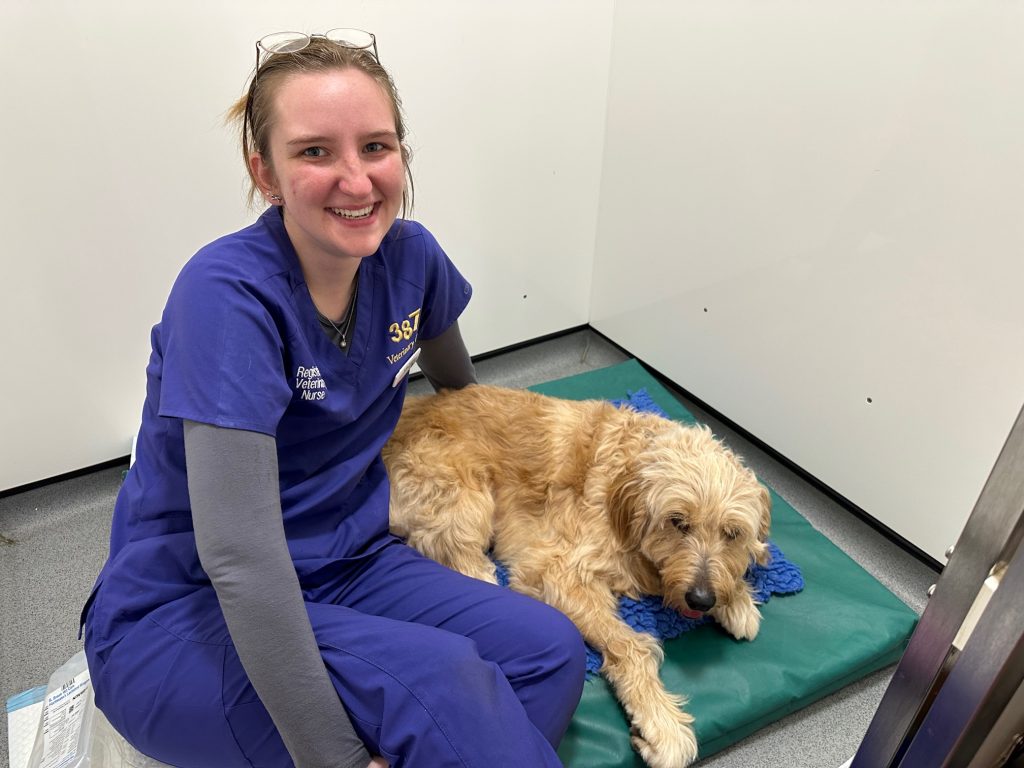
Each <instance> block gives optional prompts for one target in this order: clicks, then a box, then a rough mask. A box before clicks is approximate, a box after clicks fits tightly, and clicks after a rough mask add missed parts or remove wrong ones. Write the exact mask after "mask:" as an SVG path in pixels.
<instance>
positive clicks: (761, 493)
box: [757, 484, 772, 565]
mask: <svg viewBox="0 0 1024 768" xmlns="http://www.w3.org/2000/svg"><path fill="white" fill-rule="evenodd" d="M757 507H758V514H759V517H758V529H757V540H758V541H759V542H761V543H762V544H764V543H765V542H767V541H768V531H769V530H770V529H771V526H772V495H771V494H770V493H769V492H768V489H767V488H765V487H764V486H763V485H760V484H759V485H758V494H757ZM768 557H769V555H768V547H763V548H762V550H761V555H760V556H758V558H757V562H758V563H760V564H761V565H767V564H768Z"/></svg>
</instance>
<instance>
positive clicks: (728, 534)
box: [722, 528, 740, 541]
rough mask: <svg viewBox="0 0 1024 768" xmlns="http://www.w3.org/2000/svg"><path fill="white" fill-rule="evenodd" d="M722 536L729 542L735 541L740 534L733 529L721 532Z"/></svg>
mask: <svg viewBox="0 0 1024 768" xmlns="http://www.w3.org/2000/svg"><path fill="white" fill-rule="evenodd" d="M722 535H723V536H725V538H727V539H729V540H730V541H736V539H738V538H739V537H740V532H739V531H738V530H736V529H735V528H726V529H725V530H724V531H722Z"/></svg>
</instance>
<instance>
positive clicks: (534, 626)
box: [516, 603, 587, 687]
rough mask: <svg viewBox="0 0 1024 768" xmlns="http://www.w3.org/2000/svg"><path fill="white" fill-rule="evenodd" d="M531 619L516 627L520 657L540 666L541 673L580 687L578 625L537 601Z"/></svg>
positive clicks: (582, 668)
mask: <svg viewBox="0 0 1024 768" xmlns="http://www.w3.org/2000/svg"><path fill="white" fill-rule="evenodd" d="M534 614H535V615H534V616H533V617H532V619H531V621H529V622H528V623H525V624H521V625H519V626H518V627H517V628H516V632H518V633H520V635H519V637H518V638H517V642H518V643H519V644H520V647H521V649H522V651H521V654H520V658H521V659H522V660H524V661H527V663H528V664H533V665H536V666H538V667H540V669H537V670H535V674H538V675H539V676H541V677H550V676H558V677H561V678H564V679H565V680H566V681H567V683H568V684H569V685H577V686H578V687H582V685H583V679H584V677H585V675H586V666H587V650H586V646H585V645H584V642H583V637H582V636H581V635H580V631H579V629H577V627H576V625H575V624H573V623H572V621H571V620H570V619H569V618H568V617H567V616H566V615H565V614H564V613H562V612H561V611H559V610H557V609H555V608H552V607H551V606H549V605H545V604H543V603H538V604H537V608H536V610H535V611H534Z"/></svg>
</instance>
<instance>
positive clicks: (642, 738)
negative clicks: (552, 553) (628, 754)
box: [543, 576, 697, 768]
mask: <svg viewBox="0 0 1024 768" xmlns="http://www.w3.org/2000/svg"><path fill="white" fill-rule="evenodd" d="M578 578H579V577H578V576H577V577H576V578H574V579H573V582H575V581H577V580H578ZM559 581H560V580H557V579H546V580H545V586H546V587H548V588H546V589H545V594H544V596H543V598H544V599H545V600H546V601H547V602H550V603H551V604H552V605H555V606H556V607H557V608H559V609H560V610H561V611H562V612H563V613H565V614H566V615H567V616H568V617H569V618H570V619H572V620H573V621H574V622H575V623H576V626H577V627H579V629H580V632H581V633H582V634H583V637H584V638H585V639H586V641H587V642H588V643H590V644H591V645H592V646H593V647H594V648H597V649H598V650H599V651H601V653H602V654H603V655H604V665H603V666H602V667H601V673H602V674H603V675H604V676H605V678H606V679H607V680H608V682H609V683H611V685H612V688H614V690H615V694H616V696H617V697H618V699H619V702H620V703H621V704H622V706H623V708H624V709H625V710H626V714H627V716H628V717H629V721H630V732H631V734H632V742H633V747H634V749H636V751H637V752H639V753H640V756H641V757H642V758H643V759H644V761H645V762H646V763H647V764H648V765H649V766H651V768H682V766H687V765H690V763H692V762H693V761H694V760H695V759H696V758H697V737H696V736H695V735H694V732H693V728H692V723H693V717H691V716H690V715H689V714H687V713H686V712H684V711H683V710H682V709H681V707H682V705H683V703H684V700H683V698H682V697H681V696H675V695H673V694H671V693H669V692H668V691H667V690H666V689H665V686H664V685H663V684H662V682H661V677H660V676H659V675H658V668H659V667H660V666H661V661H662V658H663V653H662V649H661V646H660V645H659V644H658V642H657V641H656V640H655V639H654V638H653V637H651V636H650V635H648V634H646V633H643V632H636V631H634V630H633V629H632V628H631V627H630V626H629V625H628V624H626V623H625V622H623V621H622V620H621V619H620V618H619V616H618V600H617V599H616V598H615V596H614V595H613V594H612V593H611V592H610V591H606V590H602V589H600V587H596V586H594V585H591V586H589V587H587V588H586V589H580V588H575V589H571V590H559V591H557V592H556V591H554V590H552V589H550V585H551V584H552V583H556V582H559Z"/></svg>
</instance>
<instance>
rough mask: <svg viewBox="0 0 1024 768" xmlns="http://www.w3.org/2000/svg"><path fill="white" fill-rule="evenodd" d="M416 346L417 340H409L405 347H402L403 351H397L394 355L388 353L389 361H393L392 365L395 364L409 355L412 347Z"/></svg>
mask: <svg viewBox="0 0 1024 768" xmlns="http://www.w3.org/2000/svg"><path fill="white" fill-rule="evenodd" d="M414 346H416V342H415V341H412V342H409V343H408V344H406V345H405V347H403V348H402V349H401V351H399V352H395V354H393V355H388V362H389V363H391V365H394V364H395V363H397V362H398V361H399V360H401V359H402V358H403V357H405V356H406V355H408V354H409V353H410V352H411V351H412V348H413V347H414Z"/></svg>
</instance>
